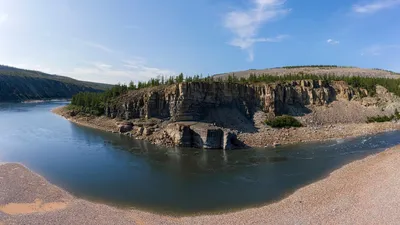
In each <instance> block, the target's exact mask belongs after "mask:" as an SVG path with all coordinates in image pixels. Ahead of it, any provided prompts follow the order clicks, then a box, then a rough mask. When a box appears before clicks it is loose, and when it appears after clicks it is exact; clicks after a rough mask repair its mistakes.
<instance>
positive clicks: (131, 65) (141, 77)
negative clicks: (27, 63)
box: [58, 57, 177, 84]
mask: <svg viewBox="0 0 400 225" xmlns="http://www.w3.org/2000/svg"><path fill="white" fill-rule="evenodd" d="M58 74H61V75H66V76H71V77H74V78H76V79H82V80H89V81H95V82H104V83H112V84H116V83H118V82H120V83H128V82H129V81H131V80H133V81H135V82H137V81H148V80H149V79H150V78H156V77H157V76H160V75H163V76H171V75H176V74H177V73H175V72H174V71H171V70H168V69H160V68H156V67H151V66H148V65H147V64H146V61H145V60H144V59H143V58H140V57H135V58H133V59H129V60H123V61H122V62H121V64H118V65H117V64H115V65H110V64H108V63H102V62H91V63H86V65H84V66H80V67H76V68H73V69H72V70H69V71H59V73H58Z"/></svg>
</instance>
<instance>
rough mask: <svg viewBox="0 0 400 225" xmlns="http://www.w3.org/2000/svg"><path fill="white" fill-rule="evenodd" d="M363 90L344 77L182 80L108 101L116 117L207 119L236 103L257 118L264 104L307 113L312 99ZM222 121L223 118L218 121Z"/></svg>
mask: <svg viewBox="0 0 400 225" xmlns="http://www.w3.org/2000/svg"><path fill="white" fill-rule="evenodd" d="M357 94H358V91H356V90H355V89H353V88H352V87H350V86H348V85H347V84H346V83H344V82H333V83H332V84H329V83H327V82H324V81H321V80H319V81H312V80H301V81H292V82H288V83H278V84H254V85H246V84H237V83H225V82H223V83H218V82H213V83H206V82H192V83H180V84H176V85H171V86H166V87H165V86H164V87H156V88H149V89H144V90H139V91H132V92H129V93H127V94H125V95H123V96H120V97H119V98H118V99H116V100H115V101H114V103H111V104H109V105H107V106H106V110H105V112H106V115H107V116H108V117H112V118H115V117H117V118H121V119H124V120H130V119H137V118H142V119H149V118H159V119H168V120H170V121H201V120H204V119H207V118H209V116H210V114H211V113H215V111H216V110H217V111H218V110H220V109H221V110H222V109H227V108H228V109H231V110H234V111H237V112H239V113H240V114H241V115H242V116H244V117H246V118H248V119H252V118H253V116H254V113H255V112H256V111H258V110H261V111H263V112H265V113H270V114H273V115H281V114H292V115H301V114H302V113H306V112H307V109H306V108H305V107H306V106H308V105H318V106H322V105H327V104H329V103H331V102H332V101H335V100H337V99H345V100H351V99H353V98H354V97H355V96H356V95H357ZM216 122H217V121H216Z"/></svg>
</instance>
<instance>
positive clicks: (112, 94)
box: [71, 65, 400, 114]
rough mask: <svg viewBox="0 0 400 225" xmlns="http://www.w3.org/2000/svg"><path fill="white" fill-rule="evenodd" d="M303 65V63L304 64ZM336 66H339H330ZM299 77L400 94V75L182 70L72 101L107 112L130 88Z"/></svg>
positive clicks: (281, 80) (370, 91)
mask: <svg viewBox="0 0 400 225" xmlns="http://www.w3.org/2000/svg"><path fill="white" fill-rule="evenodd" d="M322 66H324V67H328V66H327V65H319V66H309V67H322ZM302 67H304V66H302ZM330 67H337V66H330ZM299 80H313V81H317V80H323V81H324V82H325V83H327V84H329V83H332V82H333V81H344V82H346V83H347V84H349V85H350V86H352V87H353V88H355V89H358V90H359V89H365V90H367V92H368V95H369V96H374V95H375V94H376V85H381V86H383V87H385V88H386V89H388V91H390V92H392V93H394V94H396V95H398V96H400V79H389V78H374V77H349V76H335V75H331V74H326V75H314V74H306V73H303V72H300V73H296V74H288V75H284V76H276V75H271V74H261V75H256V74H250V76H249V77H247V78H245V77H240V78H238V77H237V76H235V74H230V75H228V76H226V77H225V78H222V77H219V78H214V77H212V76H208V77H204V78H203V77H202V76H201V75H195V76H186V77H185V76H184V75H183V74H182V73H181V74H179V75H178V76H176V77H174V76H170V77H164V76H159V77H157V78H153V79H150V80H149V81H148V82H137V83H134V82H133V81H131V82H130V83H129V84H128V85H125V84H123V85H121V84H119V85H116V86H115V87H113V88H112V89H110V90H107V91H106V92H104V93H97V94H93V93H90V94H89V93H80V94H78V95H75V96H74V97H73V98H72V102H71V103H72V104H74V105H77V106H81V107H82V109H83V111H85V112H93V113H94V114H102V113H104V106H105V105H106V104H108V103H109V102H111V101H112V100H113V99H115V98H116V97H118V96H120V95H121V94H123V93H125V92H127V91H131V90H139V89H143V88H148V87H156V86H160V85H172V84H177V83H182V82H206V83H212V82H227V83H240V84H254V83H284V82H289V81H299ZM360 93H361V94H363V93H362V92H360Z"/></svg>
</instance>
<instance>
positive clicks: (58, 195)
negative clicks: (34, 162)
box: [0, 146, 400, 225]
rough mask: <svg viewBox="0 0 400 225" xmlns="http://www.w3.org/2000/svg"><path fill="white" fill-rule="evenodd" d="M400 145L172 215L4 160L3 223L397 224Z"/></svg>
mask: <svg viewBox="0 0 400 225" xmlns="http://www.w3.org/2000/svg"><path fill="white" fill-rule="evenodd" d="M399 168H400V146H395V147H393V148H391V149H388V150H386V151H384V152H382V153H379V154H376V155H372V156H369V157H367V158H365V159H362V160H358V161H355V162H352V163H350V164H348V165H345V166H343V167H342V168H340V169H338V170H336V171H334V172H332V173H331V174H330V175H329V176H328V177H326V178H325V179H323V180H320V181H317V182H315V183H312V184H310V185H308V186H305V187H303V188H300V189H299V190H297V191H295V192H294V193H293V194H291V195H290V196H288V197H287V198H285V199H283V200H280V201H278V202H276V203H272V204H269V205H266V206H262V207H259V208H251V209H245V210H242V211H238V212H230V213H224V214H219V215H198V216H186V217H172V216H168V215H159V214H154V213H150V212H144V211H140V210H133V209H118V208H115V207H111V206H107V205H104V204H99V203H93V202H89V201H86V200H83V199H78V198H75V197H73V196H72V195H70V194H69V193H68V192H66V191H64V190H62V189H60V188H58V187H56V186H54V185H52V184H50V183H49V182H48V181H46V180H45V179H44V178H43V177H41V176H40V175H38V174H36V173H33V172H32V171H30V170H29V169H27V168H26V167H24V166H23V165H21V164H15V163H6V164H0V177H1V180H2V182H0V224H94V225H101V224H167V225H169V224H219V225H220V224H397V223H398V221H399V219H400V188H399V187H400V173H399V172H398V171H400V170H399Z"/></svg>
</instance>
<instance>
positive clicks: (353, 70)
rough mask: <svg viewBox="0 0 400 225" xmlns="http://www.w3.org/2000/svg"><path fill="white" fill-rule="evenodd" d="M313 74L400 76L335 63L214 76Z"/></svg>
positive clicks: (399, 76) (384, 71) (381, 70)
mask: <svg viewBox="0 0 400 225" xmlns="http://www.w3.org/2000/svg"><path fill="white" fill-rule="evenodd" d="M301 72H302V73H304V74H313V75H335V76H360V77H383V78H400V74H399V73H395V72H393V71H389V70H383V69H362V68H357V67H350V66H335V65H310V66H286V67H279V68H271V69H258V70H256V69H250V70H245V71H237V72H229V73H221V74H215V75H214V78H225V77H228V76H229V75H235V76H236V77H239V78H240V77H248V76H250V74H256V75H261V74H268V75H276V76H284V75H289V74H299V73H301Z"/></svg>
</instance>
